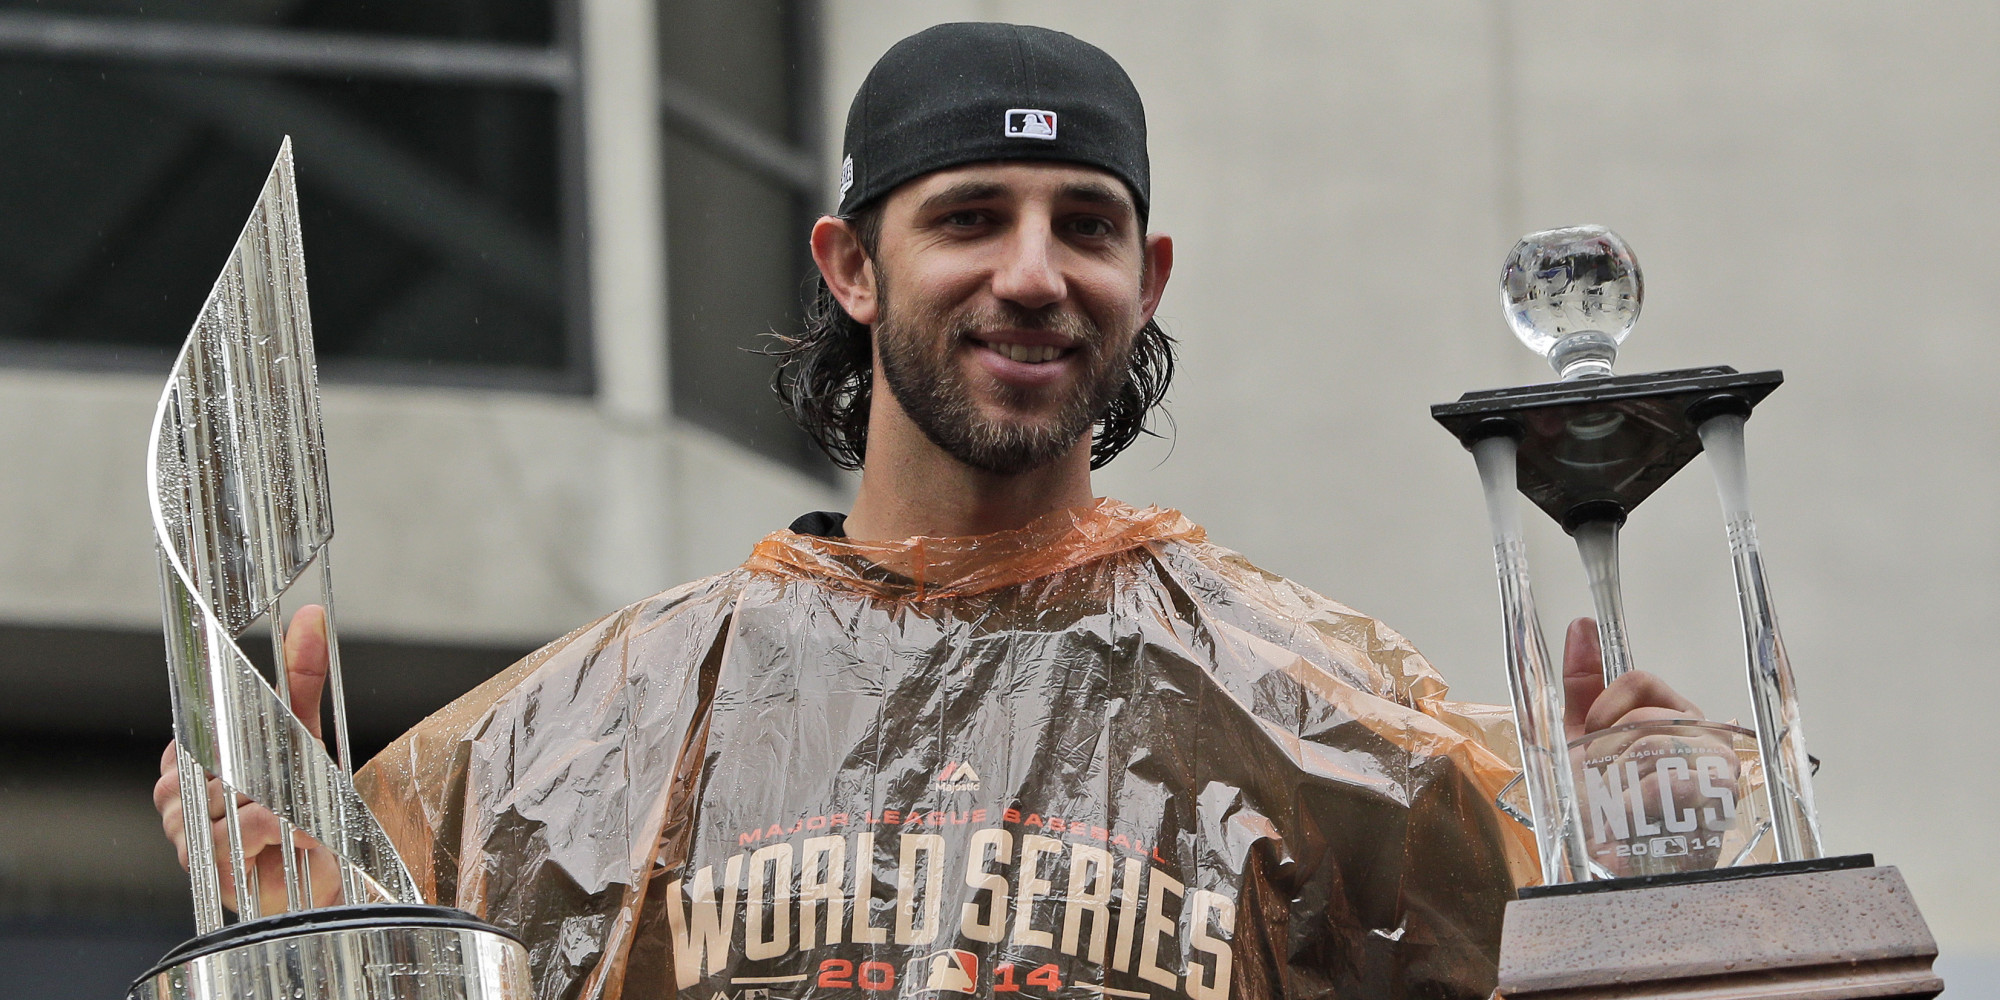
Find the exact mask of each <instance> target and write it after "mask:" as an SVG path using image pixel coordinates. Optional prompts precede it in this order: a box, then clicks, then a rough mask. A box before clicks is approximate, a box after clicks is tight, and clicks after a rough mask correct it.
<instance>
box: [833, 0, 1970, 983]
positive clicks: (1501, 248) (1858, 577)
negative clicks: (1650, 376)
mask: <svg viewBox="0 0 2000 1000" xmlns="http://www.w3.org/2000/svg"><path fill="white" fill-rule="evenodd" d="M827 6H828V12H829V18H828V34H827V41H828V46H829V61H828V74H829V80H828V83H827V87H826V93H827V99H828V102H829V103H828V110H827V114H828V120H829V121H831V122H838V121H841V120H842V119H843V118H844V116H845V113H846V102H847V100H848V99H849V98H850V97H851V95H852V94H853V92H854V88H855V86H856V85H857V84H858V83H859V81H860V79H861V77H862V75H863V74H865V73H866V71H867V68H868V66H869V65H870V64H871V63H872V62H873V60H874V59H875V58H876V57H877V56H878V55H879V54H880V53H881V52H882V51H883V50H884V49H885V48H887V47H888V46H889V45H890V44H892V43H893V42H894V41H895V40H896V39H898V38H900V37H902V36H904V35H906V34H908V33H910V32H912V31H915V30H917V29H919V28H921V27H924V26H926V25H928V24H931V23H935V22H938V21H945V20H954V19H999V20H1013V21H1024V22H1031V23H1039V24H1044V25H1048V26H1051V27H1057V28H1062V29H1064V30H1068V31H1072V32H1074V33H1076V34H1077V35H1079V36H1081V37H1083V38H1086V39H1089V40H1091V41H1093V42H1096V43H1097V44H1099V45H1101V46H1103V47H1104V48H1105V49H1107V50H1108V51H1110V52H1111V53H1112V54H1113V55H1114V56H1116V57H1117V58H1118V59H1119V60H1120V61H1121V62H1123V63H1124V65H1125V66H1126V68H1127V69H1128V70H1129V71H1130V72H1131V74H1132V76H1133V78H1134V79H1135V81H1136V82H1137V84H1138V86H1139V90H1140V92H1141V93H1142V94H1143V95H1144V96H1145V99H1146V102H1147V109H1148V116H1149V124H1150V127H1151V131H1152V156H1153V169H1154V184H1155V186H1154V192H1153V194H1154V225H1155V228H1157V229H1160V230H1164V231H1166V232H1170V233H1172V234H1174V236H1175V237H1176V241H1177V242H1176V246H1177V251H1178V262H1177V265H1176V271H1175V276H1174V279H1173V283H1172V285H1171V287H1170V288H1169V290H1168V293H1167V297H1166V300H1165V303H1164V305H1163V306H1162V307H1161V313H1162V315H1163V317H1164V319H1165V321H1166V323H1167V326H1168V328H1169V329H1170V330H1171V331H1172V332H1173V333H1175V334H1176V335H1177V336H1179V337H1180V338H1181V342H1182V349H1183V353H1182V357H1183V360H1184V368H1183V371H1182V373H1181V375H1180V377H1179V379H1178V381H1177V383H1176V391H1175V392H1174V394H1173V398H1172V410H1173V414H1174V417H1175V424H1174V427H1175V428H1176V432H1175V434H1174V435H1173V441H1172V444H1171V447H1169V446H1168V445H1167V444H1163V443H1149V444H1145V445H1142V446H1140V447H1138V448H1135V449H1134V450H1133V452H1132V453H1130V454H1129V455H1128V456H1127V457H1125V458H1122V459H1120V460H1119V461H1118V462H1117V463H1116V464H1114V465H1113V466H1112V467H1111V468H1109V469H1107V470H1106V471H1105V472H1104V473H1101V474H1100V480H1099V490H1100V492H1105V493H1110V494H1114V495H1118V496H1121V497H1123V498H1125V499H1128V500H1132V501H1141V502H1156V503H1161V504H1171V505H1176V506H1179V507H1182V508H1183V509H1185V510H1187V511H1188V512H1189V513H1190V514H1192V515H1193V516H1194V517H1195V518H1196V519H1197V520H1199V521H1201V522H1203V523H1204V524H1206V525H1207V526H1208V527H1209V528H1210V530H1211V532H1212V534H1213V535H1214V537H1215V538H1216V539H1217V540H1219V541H1221V542H1222V543H1224V544H1226V545H1230V546H1232V547H1235V548H1238V549H1240V550H1242V551H1244V552H1246V553H1248V554H1249V555H1251V556H1252V557H1253V558H1255V559H1257V560H1258V561H1260V562H1262V563H1263V564H1264V565H1266V566H1268V567H1270V568H1272V569H1274V570H1278V571H1280V572H1283V573H1286V574H1288V575H1291V576H1294V577H1296V578H1298V579H1300V580H1302V581H1304V582H1306V583H1308V584H1310V585H1312V586H1314V587H1316V588H1318V589H1321V590H1323V591H1324V592H1326V593H1327V594H1329V595H1332V596H1334V597H1335V598H1337V599H1339V600H1342V601H1345V602H1347V603H1349V604H1352V605H1354V606H1356V607H1359V608H1361V609H1363V610H1366V611H1369V612H1371V613H1374V614H1376V615H1379V616H1381V617H1382V618H1384V619H1386V620H1387V621H1389V622H1390V623H1391V624H1393V625H1395V626H1396V627H1397V628H1399V629H1402V630H1404V631H1405V632H1406V633H1407V634H1409V635H1410V636H1411V637H1412V638H1414V639H1415V640H1416V642H1417V643H1418V645H1419V646H1420V647H1421V648H1423V649H1425V650H1426V651H1427V652H1428V653H1429V654H1430V656H1431V657H1432V659H1433V660H1434V661H1436V662H1437V663H1438V664H1439V666H1440V667H1441V668H1442V669H1443V670H1444V671H1445V672H1446V674H1447V676H1448V677H1450V678H1451V679H1452V680H1453V681H1454V683H1455V684H1456V685H1457V687H1458V690H1460V691H1461V692H1462V693H1466V694H1469V695H1470V696H1473V697H1478V698H1482V699H1489V700H1498V699H1503V698H1504V697H1505V686H1504V681H1503V677H1502V668H1501V665H1500V663H1499V659H1498V654H1499V644H1498V622H1497V602H1496V599H1495V596H1494V585H1493V581H1492V570H1491V562H1490V556H1489V554H1488V553H1489V549H1488V542H1487V537H1486V532H1485V526H1484V514H1483V512H1482V511H1481V507H1480V500H1479V493H1478V486H1477V480H1476V478H1475V475H1474V472H1473V468H1472V461H1471V458H1470V457H1469V456H1468V455H1467V454H1465V453H1464V452H1463V451H1462V450H1461V449H1459V447H1458V446H1457V445H1456V444H1455V443H1454V442H1453V441H1452V440H1451V439H1450V438H1449V437H1448V436H1446V434H1445V433H1444V432H1443V431H1442V430H1441V429H1439V428H1438V427H1437V426H1436V425H1435V424H1433V423H1432V422H1431V420H1430V418H1429V416H1428V413H1427V410H1426V408H1427V406H1428V404H1430V403H1433V402H1439V401H1443V400H1448V399H1452V398H1455V397H1456V396H1457V395H1458V394H1459V393H1460V392H1463V391H1465V390H1468V389H1476V388H1489V387H1493V386H1499V385H1510V384H1518V383H1521V382H1527V381H1540V380H1546V379H1547V378H1549V377H1551V376H1550V373H1549V372H1548V370H1547V368H1546V367H1545V366H1543V365H1542V364H1541V362H1540V361H1539V360H1538V359H1536V358H1534V357H1533V356H1532V355H1530V354H1529V353H1528V352H1527V351H1526V350H1525V349H1523V348H1522V347H1520V346H1519V344H1518V343H1516V342H1515V341H1514V340H1513V338H1512V337H1511V336H1510V335H1509V333H1508V332H1507V329H1506V327H1505V325H1504V324H1503V322H1502V320H1501V316H1500V312H1499V309H1498V302H1497V295H1496V294H1495V292H1496V285H1497V281H1498V277H1499V269H1500V263H1501V261H1502V259H1503V258H1504V256H1505V255H1506V253H1507V250H1508V249H1509V247H1511V246H1512V244H1513V241H1514V240H1515V239H1516V238H1517V237H1518V236H1519V235H1520V234H1522V233H1525V232H1528V231H1530V230H1534V229H1545V228H1551V227H1554V226H1560V225H1570V224H1575V223H1579V222H1597V223H1602V224H1605V225H1609V226H1611V227H1612V228H1614V229H1616V230H1617V231H1618V232H1619V233H1620V234H1622V235H1623V236H1624V237H1625V238H1626V239H1627V241H1628V242H1629V243H1630V244H1631V245H1632V247H1633V248H1634V249H1635V251H1636V252H1637V254H1638V257H1639V259H1640V261H1641V263H1642V264H1643V266H1644V268H1645V271H1646V276H1647V279H1648V281H1647V285H1648V289H1647V290H1648V296H1649V298H1648V302H1647V305H1646V307H1645V313H1644V315H1643V317H1642V318H1641V320H1640V322H1639V326H1638V328H1637V331H1636V332H1635V333H1634V334H1633V337H1632V339H1631V340H1630V341H1629V342H1628V343H1627V345H1626V351H1625V354H1624V357H1623V358H1622V359H1621V364H1620V366H1619V367H1620V370H1621V371H1625V372H1641V371H1651V370H1658V369H1665V368H1676V367H1692V366H1697V365H1704V364H1731V365H1734V366H1736V367H1737V368H1739V369H1743V370H1753V369H1762V368H1783V369H1784V370H1785V373H1786V376H1787V379H1788V381H1787V383H1786V385H1785V386H1784V387H1783V388H1782V389H1781V390H1779V392H1778V393H1777V394H1776V395H1775V396H1773V397H1772V398H1771V399H1770V401H1769V402H1767V403H1766V404H1765V405H1764V407H1763V408H1761V409H1760V410H1759V411H1758V416H1757V417H1756V419H1754V420H1753V421H1752V422H1751V425H1750V427H1751V434H1750V448H1751V463H1752V464H1751V471H1752V479H1753V484H1754V487H1755V490H1756V503H1757V510H1758V513H1759V515H1760V517H1761V522H1760V527H1761V529H1762V535H1763V538H1764V540H1765V546H1766V557H1767V558H1768V560H1769V561H1770V568H1771V572H1772V575H1773V584H1774V587H1775V591H1776V598H1777V602H1778V606H1779V609H1780V611H1781V612H1782V614H1783V622H1784V625H1785V629H1786V632H1785V636H1786V639H1787V641H1788V643H1789V646H1790V650H1791V654H1792V659H1793V664H1794V666H1795V667H1796V669H1797V672H1798V677H1799V683H1800V686H1801V690H1802V692H1803V698H1804V710H1805V713H1806V714H1805V721H1806V725H1807V733H1808V738H1809V740H1810V745H1811V747H1812V748H1813V752H1814V753H1815V754H1816V755H1817V756H1819V757H1820V758H1821V759H1822V760H1823V761H1824V763H1825V767H1824V769H1823V770H1822V771H1821V774H1820V777H1819V781H1818V791H1819V798H1820V802H1821V814H1822V820H1823V825H1824V827H1825V829H1826V832H1827V839H1828V842H1829V845H1830V848H1831V849H1832V850H1833V851H1836V852H1860V851H1873V852H1875V853H1876V855H1877V856H1878V857H1879V858H1880V859H1881V860H1882V861H1883V862H1884V863H1889V864H1895V865H1899V866H1901V868H1902V869H1903V871H1904V872H1905V873H1906V874H1907V875H1908V877H1909V878H1910V881H1911V883H1912V885H1913V887H1914V889H1915V892H1916V895H1917V899H1918V900H1919V902H1920V903H1921V904H1922V905H1923V907H1924V910H1925V913H1926V914H1927V915H1928V917H1929V919H1930V921H1931V923H1932V926H1933V928H1934V929H1935V931H1936V933H1937V934H1938V936H1939V938H1940V940H1941V941H1942V942H1943V944H1944V946H1945V948H1946V954H1947V957H1948V958H1951V959H1954V960H1956V961H1958V962H1959V963H1961V964H1960V965H1958V966H1957V967H1958V968H1961V969H1970V968H1973V966H1972V965H1967V964H1964V963H1976V962H1978V961H1979V960H1980V959H1981V957H1982V956H1989V955H1990V956H2000V912H1996V907H1995V905H1994V903H1993V900H1994V898H1995V897H1996V895H2000V866H1996V864H1995V862H1994V860H1993V853H1992V850H1991V848H1990V846H1989V845H1990V840H1991V837H1992V835H1993V833H1994V831H1995V829H1996V826H2000V781H1996V779H1995V778H1994V777H1993V775H1992V771H1991V769H1990V762H1991V761H1993V760H1994V759H1995V757H1996V751H2000V727H1996V726H1994V725H1993V723H1992V715H1993V713H1994V708H1995V705H1996V703H2000V672H1996V671H1994V670H1991V669H1989V668H1988V663H1989V661H1990V660H1991V658H1992V655H1993V651H1994V649H1995V648H1996V645H2000V615H1996V614H1994V612H1993V610H1992V609H1993V607H1994V605H1995V604H1996V602H2000V512H1996V510H1995V507H1994V504H1993V502H1992V500H1991V498H1992V497H1993V496H1995V495H1996V494H2000V447H1996V446H2000V420H1996V419H1995V417H1996V405H1995V403H1993V402H1992V401H1991V400H1992V398H1993V387H1994V386H1995V384H1996V382H1997V381H2000V337H1996V336H1995V334H1996V330H1995V325H1996V324H1995V321H1994V318H1993V315H1994V300H1993V295H1992V290H1993V289H1994V287H1995V281H1994V277H1993V268H1994V261H1995V260H1996V259H2000V253H1996V251H2000V236H1996V233H2000V190H1996V185H1995V184H1994V173H1993V171H1994V167H1993V165H1994V164H1995V163H1996V162H2000V61H1995V60H1994V59H1992V57H1991V52H1992V51H1993V50H1994V48H1995V47H1996V45H2000V11H1996V10H1995V9H1994V8H1992V7H1989V6H1984V5H1975V4H1929V5H1924V6H1923V7H1921V8H1920V9H1911V8H1903V7H1897V6H1891V5H1862V4H1833V5H1810V4H1803V3H1788V4H1777V3H1750V4H1744V3H1731V4H1721V3H1675V4H1665V3H1649V4H1638V5H1631V4H1622V5H1604V4H1587V3H1537V4H1532V5H1530V4H1507V5H1500V4H1492V3H1484V4H1481V3H1416V4H1370V3H1337V4H1336V3H1268V2H1267V3H1253V2H1243V3H1232V4H1215V3H1190V2H1180V3H1161V2H1145V3H1139V2H1099V3H1092V4H1075V3H1062V2H956V3H941V2H930V0H926V2H904V3H886V2H882V0H846V2H831V3H829V4H828V5H827ZM832 155H835V156H837V155H838V154H837V152H835V153H833V154H832ZM1711 483H1712V480H1711V479H1710V477H1709V474H1708V471H1707V469H1706V464H1705V463H1704V462H1701V461H1699V460H1698V461H1697V462H1696V464H1694V465H1693V466H1690V467H1689V469H1688V470H1687V471H1686V472H1685V473H1683V475H1682V477H1681V478H1680V479H1679V480H1676V481H1675V482H1673V483H1670V484H1669V485H1668V486H1667V487H1666V488H1665V489H1664V490H1662V491H1661V492H1660V493H1659V494H1657V495H1656V496H1655V497H1654V498H1653V499H1651V500H1649V501H1648V502H1647V504H1646V505H1645V506H1644V507H1642V508H1640V509H1639V511H1638V512H1637V515H1636V516H1635V517H1634V519H1633V521H1632V523H1631V525H1630V526H1629V528H1628V530H1627V535H1626V559H1625V566H1626V572H1627V587H1628V590H1627V595H1626V597H1627V605H1628V608H1629V610H1630V613H1631V618H1632V630H1633V633H1634V642H1635V649H1636V655H1637V657H1638V658H1639V661H1640V665H1641V666H1642V667H1644V668H1647V669H1651V670H1654V671H1657V672H1660V673H1663V674H1665V675H1667V676H1668V677H1669V678H1670V679H1672V680H1673V681H1674V683H1676V684H1677V685H1678V686H1680V687H1681V688H1682V689H1683V690H1686V691H1688V692H1690V693H1691V694H1692V696H1693V697H1694V698H1695V699H1696V700H1697V701H1698V702H1699V703H1701V704H1702V705H1703V706H1704V707H1705V708H1706V709H1707V711H1708V712H1709V714H1710V715H1711V716H1714V717H1720V718H1730V717H1747V715H1748V712H1749V709H1748V700H1747V697H1746V695H1745V694H1744V687H1743V684H1744V682H1743V680H1742V676H1743V669H1742V665H1741V664H1742V651H1741V633H1740V631H1739V630H1738V626H1737V622H1736V610H1735V601H1734V596H1733V590H1732V585H1731V582H1730V574H1729V560H1728V553H1727V549H1726V547H1725V542H1724V539H1723V535H1722V531H1721V524H1720V514H1719V510H1718V507H1717V504H1716V500H1715V497H1714V490H1713V487H1712V485H1711ZM1533 516H1534V517H1535V518H1539V517H1540V515H1533ZM1531 546H1533V555H1534V557H1535V559H1536V560H1537V567H1538V581H1539V590H1540V596H1541V598H1542V602H1543V614H1544V616H1545V623H1546V625H1547V628H1548V630H1549V631H1550V632H1551V634H1552V636H1554V637H1556V638H1558V639H1559V638H1560V636H1559V629H1560V627H1561V625H1562V623H1563V621H1564V620H1566V619H1567V618H1568V617H1570V616H1572V615H1575V614H1581V613H1585V612H1586V611H1587V609H1588V599H1587V596H1586V595H1585V593H1584V591H1583V587H1582V583H1581V572H1580V570H1579V569H1578V566H1577V563H1576V560H1575V557H1574V556H1573V555H1572V552H1573V549H1571V548H1570V546H1569V543H1568V540H1567V539H1566V538H1564V537H1563V536H1562V535H1561V533H1560V531H1559V530H1556V529H1555V528H1554V527H1553V526H1552V525H1551V526H1549V527H1548V528H1547V529H1546V530H1542V531H1541V532H1540V533H1539V534H1538V535H1537V536H1535V537H1533V538H1532V539H1531ZM1988 968H1989V969H1991V970H1992V971H1993V972H1996V973H2000V969H1994V968H1993V967H1991V966H1989V967H1988ZM1977 978H1978V977H1977V975H1976V974H1974V975H1969V976H1966V977H1962V978H1961V979H1960V980H1959V985H1958V986H1956V987H1954V989H1953V990H1952V993H1951V994H1950V995H1952V996H1958V997H1970V996H1974V995H1978V994H1977V993H1976V991H1977V989H1978V988H1979V987H1980V986H1981V985H1983V984H1981V983H1979V982H1976V981H1975V980H1976V979H1977ZM1994 978H2000V975H1995V977H1994Z"/></svg>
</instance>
